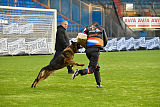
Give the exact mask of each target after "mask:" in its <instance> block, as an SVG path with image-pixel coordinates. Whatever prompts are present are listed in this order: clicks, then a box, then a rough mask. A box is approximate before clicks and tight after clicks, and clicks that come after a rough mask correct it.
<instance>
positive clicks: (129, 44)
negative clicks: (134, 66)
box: [125, 37, 134, 50]
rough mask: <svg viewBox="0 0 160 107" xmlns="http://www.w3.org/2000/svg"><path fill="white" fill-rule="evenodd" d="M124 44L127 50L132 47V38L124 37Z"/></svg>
mask: <svg viewBox="0 0 160 107" xmlns="http://www.w3.org/2000/svg"><path fill="white" fill-rule="evenodd" d="M125 44H126V49H127V50H129V49H132V48H134V38H133V37H131V38H129V39H126V42H125Z"/></svg>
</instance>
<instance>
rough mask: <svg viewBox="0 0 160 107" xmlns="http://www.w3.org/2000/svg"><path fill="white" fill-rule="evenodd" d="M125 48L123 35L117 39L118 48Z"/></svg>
mask: <svg viewBox="0 0 160 107" xmlns="http://www.w3.org/2000/svg"><path fill="white" fill-rule="evenodd" d="M124 48H126V44H125V37H122V38H120V39H119V40H117V50H118V51H120V50H122V49H124Z"/></svg>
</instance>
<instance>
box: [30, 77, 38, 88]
mask: <svg viewBox="0 0 160 107" xmlns="http://www.w3.org/2000/svg"><path fill="white" fill-rule="evenodd" d="M36 81H37V80H36V79H35V80H34V82H33V84H32V85H31V88H33V86H34V84H35V83H36Z"/></svg>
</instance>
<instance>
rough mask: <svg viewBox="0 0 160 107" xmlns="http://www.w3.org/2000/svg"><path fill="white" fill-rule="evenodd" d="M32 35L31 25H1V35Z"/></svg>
mask: <svg viewBox="0 0 160 107" xmlns="http://www.w3.org/2000/svg"><path fill="white" fill-rule="evenodd" d="M30 33H33V23H27V24H24V25H19V24H18V23H11V24H9V25H5V24H4V25H3V34H30Z"/></svg>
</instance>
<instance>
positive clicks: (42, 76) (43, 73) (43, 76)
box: [31, 69, 53, 88]
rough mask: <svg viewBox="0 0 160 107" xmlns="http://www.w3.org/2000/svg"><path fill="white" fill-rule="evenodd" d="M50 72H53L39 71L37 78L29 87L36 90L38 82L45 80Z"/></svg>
mask: <svg viewBox="0 0 160 107" xmlns="http://www.w3.org/2000/svg"><path fill="white" fill-rule="evenodd" d="M52 72H53V71H48V70H44V69H42V70H41V71H40V73H39V74H38V76H37V78H36V79H35V81H34V82H33V84H32V86H31V87H34V88H36V86H37V84H38V83H39V82H40V81H42V80H44V79H46V78H47V77H48V76H49V75H50V74H51V73H52Z"/></svg>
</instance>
